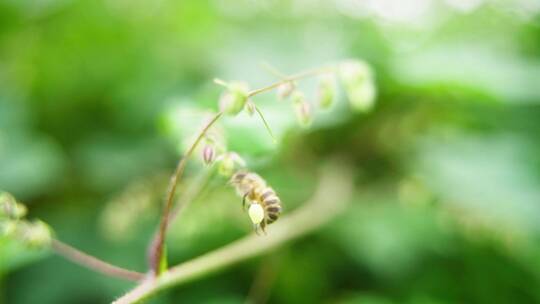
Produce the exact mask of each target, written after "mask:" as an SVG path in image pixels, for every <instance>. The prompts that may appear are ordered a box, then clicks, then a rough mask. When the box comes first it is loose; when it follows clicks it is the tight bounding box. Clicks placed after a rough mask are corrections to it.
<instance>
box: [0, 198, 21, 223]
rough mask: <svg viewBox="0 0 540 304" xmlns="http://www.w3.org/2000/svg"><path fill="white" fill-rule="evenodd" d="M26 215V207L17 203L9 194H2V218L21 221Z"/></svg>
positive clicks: (0, 214)
mask: <svg viewBox="0 0 540 304" xmlns="http://www.w3.org/2000/svg"><path fill="white" fill-rule="evenodd" d="M25 215H26V206H24V205H23V204H20V203H17V201H16V200H15V198H14V197H13V196H11V194H9V193H7V192H2V193H0V218H9V219H15V220H16V219H20V218H23V217H24V216H25Z"/></svg>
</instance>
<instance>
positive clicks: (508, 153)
mask: <svg viewBox="0 0 540 304" xmlns="http://www.w3.org/2000/svg"><path fill="white" fill-rule="evenodd" d="M539 11H540V6H539V5H538V2H537V1H534V0H515V1H503V0H491V1H490V0H484V1H482V0H475V1H459V0H444V1H443V0H438V1H437V0H407V1H391V0H380V1H360V0H359V1H348V0H334V1H300V0H278V1H253V0H251V1H249V0H241V1H221V0H214V1H169V0H160V1H139V0H136V1H126V0H103V1H86V0H45V1H17V0H4V1H1V2H0V188H1V189H2V190H5V191H8V192H11V193H13V194H14V196H16V197H17V198H18V199H19V200H21V201H23V202H25V203H26V204H27V205H28V206H29V211H30V214H29V216H30V217H31V218H34V217H35V218H40V219H42V220H44V221H45V222H47V223H48V224H49V225H50V226H51V227H53V228H54V230H55V232H56V234H57V236H58V237H59V238H60V239H62V240H65V241H66V242H68V243H70V244H73V245H74V246H76V247H78V248H81V249H83V250H84V251H87V252H89V253H92V254H95V255H96V256H99V257H101V258H103V259H105V260H108V261H111V262H113V263H115V264H119V265H122V266H125V267H129V268H133V269H138V270H140V271H144V269H146V265H145V248H146V243H147V241H148V240H149V239H150V237H151V235H152V233H153V229H154V227H155V225H156V223H157V207H158V206H159V205H160V203H161V199H162V196H163V193H164V191H165V187H166V182H167V176H168V175H169V174H170V172H171V171H172V170H173V166H174V164H175V162H176V160H177V158H178V156H179V155H180V153H181V151H182V150H183V147H184V146H185V142H186V140H188V138H187V137H188V136H189V134H192V133H191V131H190V130H193V129H196V128H198V127H200V125H199V124H202V120H200V119H199V117H200V118H201V119H203V118H204V115H203V113H204V112H205V111H209V110H214V109H216V106H217V105H216V104H217V102H216V100H217V98H218V96H219V93H220V90H221V88H219V87H217V86H215V85H214V84H212V82H211V80H212V79H213V78H214V77H220V78H222V79H227V80H229V79H231V80H232V79H238V80H244V81H248V82H249V83H250V85H251V86H253V87H259V86H262V85H265V84H268V83H270V82H272V81H274V80H275V79H274V78H273V76H272V75H269V74H268V73H267V72H265V71H264V69H262V68H261V65H260V63H261V62H262V61H266V62H270V63H272V64H273V65H275V66H276V67H277V68H279V69H280V70H282V71H283V72H285V73H293V72H296V71H299V70H302V69H305V68H309V67H316V66H320V65H323V64H325V63H328V62H335V61H336V60H341V59H346V58H363V59H365V60H366V61H367V62H369V63H371V64H372V65H373V69H374V71H375V73H376V78H377V86H378V91H379V97H378V100H377V104H376V106H375V109H374V112H373V113H370V114H362V115H360V114H359V115H355V114H352V113H351V111H349V110H348V109H347V105H346V102H345V99H344V96H343V95H344V94H343V93H342V92H341V94H340V101H339V104H338V105H336V106H335V107H334V108H333V109H332V110H331V111H330V112H328V113H320V114H318V115H317V116H316V117H315V122H314V125H313V126H312V128H311V129H309V130H300V129H299V128H298V127H296V126H295V124H294V113H293V112H292V108H291V105H290V104H286V103H279V102H276V98H275V96H274V95H273V94H266V95H261V96H260V97H257V98H256V102H257V103H258V104H259V105H260V107H261V109H262V110H263V111H264V113H265V115H266V117H267V119H268V121H269V123H270V125H271V126H272V128H273V130H274V131H275V133H276V135H277V137H278V139H279V143H278V144H273V143H272V141H271V139H270V138H269V137H268V135H267V133H266V131H265V129H264V126H263V125H262V123H261V122H260V121H259V120H258V119H257V118H251V117H248V116H247V115H246V116H243V115H241V116H239V117H236V118H231V119H226V120H224V121H223V123H222V126H221V127H222V128H223V129H224V131H225V134H226V139H227V143H228V146H229V147H230V148H231V149H232V150H235V151H237V152H239V153H241V154H242V156H243V157H245V158H246V160H247V161H248V163H249V165H250V167H252V168H253V169H256V170H257V171H258V172H259V173H260V174H261V175H263V176H265V178H266V179H267V180H268V182H269V183H270V184H271V185H273V187H274V188H275V189H276V190H277V191H278V192H279V193H280V196H281V197H282V199H283V201H284V205H285V210H286V211H285V212H287V210H292V209H294V208H295V207H296V206H298V205H299V204H301V203H302V201H303V200H304V199H306V198H308V197H309V195H310V193H312V192H313V190H314V187H315V184H316V183H315V182H316V170H317V167H318V166H319V164H320V163H322V162H324V161H325V159H326V158H327V157H329V156H332V155H335V154H338V155H340V156H342V157H343V158H347V159H348V160H350V161H351V162H352V164H353V165H354V166H355V170H356V171H355V172H356V174H355V179H356V180H355V182H356V185H357V189H356V192H355V193H356V195H355V199H354V204H353V206H352V207H351V208H350V209H349V210H347V211H346V212H345V214H343V215H342V216H341V217H340V218H339V219H337V220H336V221H335V222H333V223H332V224H331V225H329V226H328V227H326V228H325V229H323V230H321V231H320V232H318V233H316V234H314V235H311V236H308V237H305V238H303V239H301V240H298V241H297V242H295V243H292V244H290V245H287V246H285V247H284V248H281V249H280V250H276V251H275V252H269V253H268V254H267V255H266V256H264V257H261V258H259V259H256V260H252V261H247V262H245V263H243V264H240V265H237V266H235V267H233V268H231V269H227V270H225V271H223V272H221V273H219V274H215V275H212V276H209V277H206V278H203V279H201V280H199V281H197V282H194V283H190V284H187V285H184V286H182V287H179V288H174V289H171V290H169V291H167V292H165V293H163V294H161V295H160V296H158V297H156V298H155V299H153V300H152V301H151V302H152V303H154V302H155V303H179V302H185V303H242V302H244V301H245V299H246V297H248V295H249V294H250V290H251V286H252V284H253V282H254V280H255V279H256V277H257V276H258V275H260V274H261V273H262V274H265V273H266V275H267V277H263V280H267V281H268V287H267V290H263V291H259V292H261V293H263V294H267V296H268V301H269V302H270V303H367V304H379V303H380V304H386V303H490V304H493V303H537V302H540V262H539V261H540V192H539V190H538V189H540V187H539V186H540V135H539V134H540V90H539V89H538V85H539V84H540V15H539ZM315 83H316V82H315V81H306V82H303V83H302V86H301V88H303V89H305V91H306V92H307V93H308V95H307V97H308V99H309V100H313V99H314V97H315V96H314V95H310V93H309V92H314V91H315V90H314V89H313V88H314V85H315ZM186 111H187V112H186ZM190 111H191V112H190ZM193 112H197V113H201V115H199V114H197V115H194V114H190V113H193ZM186 113H187V114H186ZM199 170H201V166H200V164H199V163H197V161H195V160H194V161H193V162H192V163H190V165H189V168H188V172H187V179H186V181H185V183H182V184H181V185H180V191H181V190H182V189H184V188H183V187H186V184H189V182H190V181H192V180H193V179H194V176H195V175H196V172H197V171H199ZM130 197H133V199H130ZM111 210H112V211H111ZM115 210H116V211H115ZM118 210H122V216H121V217H119V218H118V221H115V217H114V213H115V212H119V211H118ZM111 212H112V214H113V215H111ZM115 229H116V230H115ZM122 229H124V230H122ZM249 231H250V225H249V222H248V220H247V219H246V217H245V215H244V214H243V213H242V210H241V208H240V201H239V199H238V198H237V197H236V196H235V195H234V194H233V192H232V191H231V189H229V188H228V187H227V186H226V185H225V180H223V179H219V178H217V177H213V178H212V179H211V180H210V181H209V182H208V186H207V188H206V190H205V191H204V192H203V193H202V195H201V196H200V197H199V198H198V199H197V200H196V201H195V202H194V203H193V204H192V205H191V206H190V207H189V208H188V209H187V210H186V212H185V214H184V215H183V218H182V220H180V221H178V222H175V223H174V225H173V229H172V230H171V234H170V236H169V244H168V247H169V249H170V253H169V258H170V260H171V262H172V263H173V264H174V263H178V262H181V261H185V260H187V259H189V258H192V257H195V256H197V255H199V254H202V253H205V252H208V251H210V250H212V249H213V248H217V247H219V246H221V245H224V244H227V243H228V242H230V241H232V240H235V239H237V238H239V237H241V236H242V235H244V234H246V233H247V232H249ZM261 241H264V238H261ZM8 257H9V258H8ZM268 263H271V265H272V269H273V273H270V274H268V273H267V272H265V271H262V269H264V267H265V265H268ZM131 286H132V285H131V284H130V283H125V282H119V281H117V280H115V279H111V278H106V277H103V276H101V275H99V274H95V273H92V272H90V271H88V270H86V269H82V268H79V267H78V266H76V265H73V264H71V263H69V262H67V261H65V260H62V259H61V258H59V257H57V256H52V255H46V254H44V253H43V252H26V251H21V249H20V248H19V247H18V244H14V243H13V240H8V239H1V240H0V303H4V302H5V303H106V302H109V301H111V300H112V299H114V298H116V297H117V296H119V295H121V294H122V293H123V292H125V291H126V290H128V289H129V288H130V287H131ZM255 296H256V295H255ZM261 298H262V296H261Z"/></svg>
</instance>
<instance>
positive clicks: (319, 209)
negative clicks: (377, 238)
mask: <svg viewBox="0 0 540 304" xmlns="http://www.w3.org/2000/svg"><path fill="white" fill-rule="evenodd" d="M322 172H323V175H322V176H321V179H320V182H319V185H318V187H317V191H316V193H315V195H314V196H313V197H312V198H311V200H310V201H308V202H306V203H305V204H303V205H302V207H300V208H299V209H297V210H296V211H294V212H292V213H291V214H289V215H288V216H285V217H283V219H280V220H279V221H278V222H276V224H274V225H272V226H270V227H268V228H269V230H270V231H269V233H268V235H266V236H257V235H255V234H250V235H249V236H246V237H244V238H242V239H239V240H237V241H235V242H233V243H231V244H229V245H226V246H224V247H222V248H220V249H217V250H214V251H212V252H210V253H207V254H204V255H202V256H200V257H198V258H195V259H193V260H190V261H187V262H184V263H182V264H180V265H178V266H175V267H173V268H171V269H169V270H168V271H165V272H164V273H163V274H162V275H161V276H159V277H149V278H147V280H145V281H144V282H142V283H141V284H140V285H139V286H137V287H136V288H135V289H133V290H132V291H130V292H128V293H127V294H126V295H124V296H123V297H121V298H119V299H118V300H116V301H115V302H113V303H116V304H127V303H137V302H139V301H141V300H143V299H146V298H148V297H149V296H151V295H154V294H156V293H157V292H159V291H161V290H164V289H167V288H170V287H173V286H177V285H181V284H183V283H186V282H189V281H192V280H195V279H197V278H199V277H202V276H204V275H207V274H209V273H212V272H215V271H217V270H220V269H223V268H226V267H229V266H231V265H233V264H235V263H238V262H241V261H244V260H246V259H249V258H253V257H255V256H257V255H261V254H263V253H265V252H268V251H269V250H271V249H274V248H276V247H278V246H280V245H282V244H284V243H285V242H288V241H290V240H293V239H295V238H298V237H301V236H303V235H305V234H308V233H310V232H312V231H314V230H316V229H318V228H320V227H321V226H322V225H324V224H326V223H327V222H328V221H330V220H332V219H333V218H335V217H336V216H337V215H338V214H339V213H341V212H342V211H343V210H344V209H345V207H346V206H347V204H348V202H349V201H350V198H351V194H352V189H353V184H352V173H351V168H350V167H348V166H346V165H344V164H334V163H333V164H331V165H327V166H325V167H323V170H322Z"/></svg>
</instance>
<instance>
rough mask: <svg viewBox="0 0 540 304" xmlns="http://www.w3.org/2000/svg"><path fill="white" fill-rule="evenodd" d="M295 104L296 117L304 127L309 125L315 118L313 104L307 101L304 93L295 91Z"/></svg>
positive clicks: (293, 97) (293, 96)
mask: <svg viewBox="0 0 540 304" xmlns="http://www.w3.org/2000/svg"><path fill="white" fill-rule="evenodd" d="M292 100H293V106H294V110H295V113H296V119H297V120H298V123H300V125H301V126H302V127H309V126H310V125H311V122H312V120H313V115H312V113H311V106H310V104H309V103H308V102H307V101H306V98H305V96H304V93H302V92H300V91H295V92H294V93H293V95H292Z"/></svg>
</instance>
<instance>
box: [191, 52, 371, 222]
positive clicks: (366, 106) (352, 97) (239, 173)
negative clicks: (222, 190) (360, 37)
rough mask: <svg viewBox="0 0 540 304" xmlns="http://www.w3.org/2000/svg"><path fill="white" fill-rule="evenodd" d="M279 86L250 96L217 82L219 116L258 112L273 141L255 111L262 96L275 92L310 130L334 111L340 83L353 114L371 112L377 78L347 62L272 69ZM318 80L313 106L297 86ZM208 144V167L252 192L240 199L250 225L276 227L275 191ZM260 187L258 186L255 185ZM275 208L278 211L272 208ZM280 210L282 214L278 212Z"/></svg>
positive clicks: (241, 86) (237, 84)
mask: <svg viewBox="0 0 540 304" xmlns="http://www.w3.org/2000/svg"><path fill="white" fill-rule="evenodd" d="M272 70H273V73H274V74H276V75H277V76H278V77H279V78H280V79H281V80H280V81H279V82H277V83H275V84H272V85H270V86H268V87H264V88H261V89H258V90H253V91H252V90H250V87H249V85H248V84H247V83H245V82H242V81H231V82H226V81H223V80H220V79H215V82H216V83H217V84H219V85H222V86H223V87H225V90H224V91H223V93H222V94H221V97H220V100H219V107H220V112H221V113H223V114H225V115H230V116H234V115H237V114H239V113H240V112H242V110H244V109H245V110H246V112H247V113H248V114H249V115H253V114H254V113H255V112H257V113H258V114H259V115H260V117H261V119H262V120H263V122H264V124H265V126H266V127H267V129H268V131H269V133H270V135H272V132H271V130H270V127H269V126H268V124H267V122H266V120H265V118H264V116H263V114H262V113H261V111H260V110H259V109H258V108H257V106H256V105H255V103H254V102H253V101H252V100H251V97H253V96H254V95H256V94H258V93H262V92H266V91H269V90H272V89H276V93H277V98H278V100H290V102H291V104H292V108H293V110H294V113H295V114H296V118H297V121H298V123H299V124H300V126H302V127H309V126H310V125H311V124H312V122H313V117H314V112H315V110H316V109H320V110H327V109H330V108H331V107H332V106H333V104H334V103H335V101H336V100H337V96H338V79H339V80H340V82H341V84H342V86H343V88H344V90H345V93H346V96H347V99H348V100H349V103H350V106H351V108H352V109H353V110H356V111H359V112H367V111H369V110H371V109H372V108H373V105H374V102H375V98H376V87H375V82H374V76H373V72H372V70H371V68H370V67H369V65H368V64H367V63H365V62H363V61H360V60H346V61H344V62H341V63H339V64H337V65H333V66H327V67H324V68H321V69H316V70H312V71H308V72H304V73H300V74H297V75H293V76H290V77H288V76H284V75H283V74H282V73H280V72H278V71H277V70H275V69H273V68H272ZM309 76H317V77H318V87H317V94H316V96H317V102H316V103H315V104H312V103H311V102H309V101H308V99H307V98H306V94H305V93H304V92H302V91H301V90H300V89H298V85H297V81H299V80H300V79H303V78H306V77H309ZM204 141H205V144H204V146H203V148H202V151H201V156H202V159H203V161H204V163H206V164H212V163H213V162H214V161H215V162H217V163H218V172H219V173H220V174H221V175H224V176H226V177H229V176H233V177H232V181H231V183H232V184H233V185H234V186H236V187H237V188H238V186H239V185H243V183H245V184H247V185H248V186H249V187H250V188H249V191H243V192H242V193H241V195H242V197H243V200H244V203H245V201H246V200H248V203H249V208H248V213H249V216H250V218H251V220H252V222H253V223H254V224H255V225H257V227H259V226H260V227H261V228H262V229H263V231H264V227H265V226H266V225H267V224H270V223H272V222H273V221H275V220H276V219H277V216H278V214H279V212H281V205H280V200H279V199H278V196H277V195H276V194H275V192H274V190H272V189H271V188H269V187H267V186H266V183H265V182H263V180H262V179H261V178H260V177H259V178H255V177H258V175H257V174H256V173H253V172H251V173H245V171H244V167H245V166H246V164H245V162H244V160H243V159H242V158H241V157H240V156H239V155H238V154H237V153H235V152H231V151H226V149H225V148H224V145H219V144H218V143H219V141H216V140H214V139H212V137H211V136H209V135H208V134H206V135H205V138H204ZM257 181H258V182H257ZM273 203H275V204H276V205H272V204H273ZM278 207H279V208H278Z"/></svg>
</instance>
